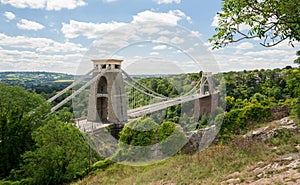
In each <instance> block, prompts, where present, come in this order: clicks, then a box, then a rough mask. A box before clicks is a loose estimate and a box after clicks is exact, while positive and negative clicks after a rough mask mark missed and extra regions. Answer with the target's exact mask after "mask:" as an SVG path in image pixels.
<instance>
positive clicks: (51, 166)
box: [19, 117, 88, 184]
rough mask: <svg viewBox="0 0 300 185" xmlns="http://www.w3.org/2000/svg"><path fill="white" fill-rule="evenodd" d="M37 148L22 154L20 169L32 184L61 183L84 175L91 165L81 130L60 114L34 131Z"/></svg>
mask: <svg viewBox="0 0 300 185" xmlns="http://www.w3.org/2000/svg"><path fill="white" fill-rule="evenodd" d="M33 139H34V141H35V142H36V145H35V146H36V150H34V151H27V152H26V153H25V154H24V155H23V159H24V162H23V165H22V166H21V170H20V172H19V173H21V174H22V176H23V177H25V178H27V179H26V180H27V181H28V183H30V184H44V183H45V182H47V184H62V183H66V182H70V181H71V180H72V179H74V178H76V177H77V176H81V175H82V173H84V171H85V169H86V168H87V166H88V159H87V155H88V145H87V144H86V142H85V141H84V139H83V137H82V136H81V133H80V131H79V130H78V129H77V128H75V127H74V126H73V125H72V124H69V123H64V122H62V121H60V120H58V118H57V117H52V118H51V119H49V121H48V123H47V124H45V125H44V126H42V127H40V128H39V129H38V130H36V131H35V132H34V133H33Z"/></svg>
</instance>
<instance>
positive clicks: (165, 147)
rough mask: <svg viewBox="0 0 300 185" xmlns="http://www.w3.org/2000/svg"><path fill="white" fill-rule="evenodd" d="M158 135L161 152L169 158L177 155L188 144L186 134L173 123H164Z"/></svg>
mask: <svg viewBox="0 0 300 185" xmlns="http://www.w3.org/2000/svg"><path fill="white" fill-rule="evenodd" d="M157 135H158V141H159V142H160V146H161V152H162V153H163V154H165V155H167V156H170V155H173V154H175V153H177V152H178V151H179V150H180V149H181V148H182V147H183V146H184V145H185V143H186V137H185V135H184V133H183V132H181V131H180V129H179V128H178V127H177V126H176V124H175V123H173V122H169V121H167V122H163V123H162V125H161V126H160V127H159V129H158V130H157Z"/></svg>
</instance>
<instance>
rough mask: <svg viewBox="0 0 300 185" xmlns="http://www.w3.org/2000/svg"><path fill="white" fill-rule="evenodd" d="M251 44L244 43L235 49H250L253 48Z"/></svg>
mask: <svg viewBox="0 0 300 185" xmlns="http://www.w3.org/2000/svg"><path fill="white" fill-rule="evenodd" d="M253 47H254V46H253V44H252V43H250V42H244V43H241V44H239V45H238V46H236V49H251V48H253Z"/></svg>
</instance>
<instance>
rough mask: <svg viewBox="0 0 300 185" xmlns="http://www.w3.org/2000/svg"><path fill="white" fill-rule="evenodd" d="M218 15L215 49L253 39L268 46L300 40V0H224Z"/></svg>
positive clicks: (213, 41)
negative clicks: (259, 40) (285, 41)
mask: <svg viewBox="0 0 300 185" xmlns="http://www.w3.org/2000/svg"><path fill="white" fill-rule="evenodd" d="M217 16H218V18H219V20H218V27H217V28H216V32H217V33H216V34H214V35H213V37H212V38H211V39H210V42H211V43H212V44H213V46H214V48H220V47H224V46H226V45H227V44H229V43H233V42H239V41H241V40H244V39H253V38H259V39H261V43H260V44H261V45H263V46H265V47H271V46H275V45H277V44H279V43H280V42H282V41H284V40H289V43H290V44H291V45H292V46H293V42H295V41H300V0H280V1H278V0H223V3H222V11H221V12H219V13H218V14H217ZM245 28H246V29H245Z"/></svg>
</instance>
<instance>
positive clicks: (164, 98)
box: [124, 80, 169, 100]
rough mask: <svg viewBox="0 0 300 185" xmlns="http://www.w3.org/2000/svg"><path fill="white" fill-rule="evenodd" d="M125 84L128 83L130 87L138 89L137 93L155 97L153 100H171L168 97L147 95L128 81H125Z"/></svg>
mask: <svg viewBox="0 0 300 185" xmlns="http://www.w3.org/2000/svg"><path fill="white" fill-rule="evenodd" d="M124 83H126V84H127V85H129V86H130V87H132V88H134V89H136V90H137V91H139V92H141V93H143V94H146V95H148V96H151V97H153V98H157V99H162V100H166V99H169V98H168V97H160V96H155V95H153V94H150V93H147V92H145V91H143V90H141V89H140V88H138V87H136V86H134V85H132V84H131V83H130V82H127V81H126V80H124Z"/></svg>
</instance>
